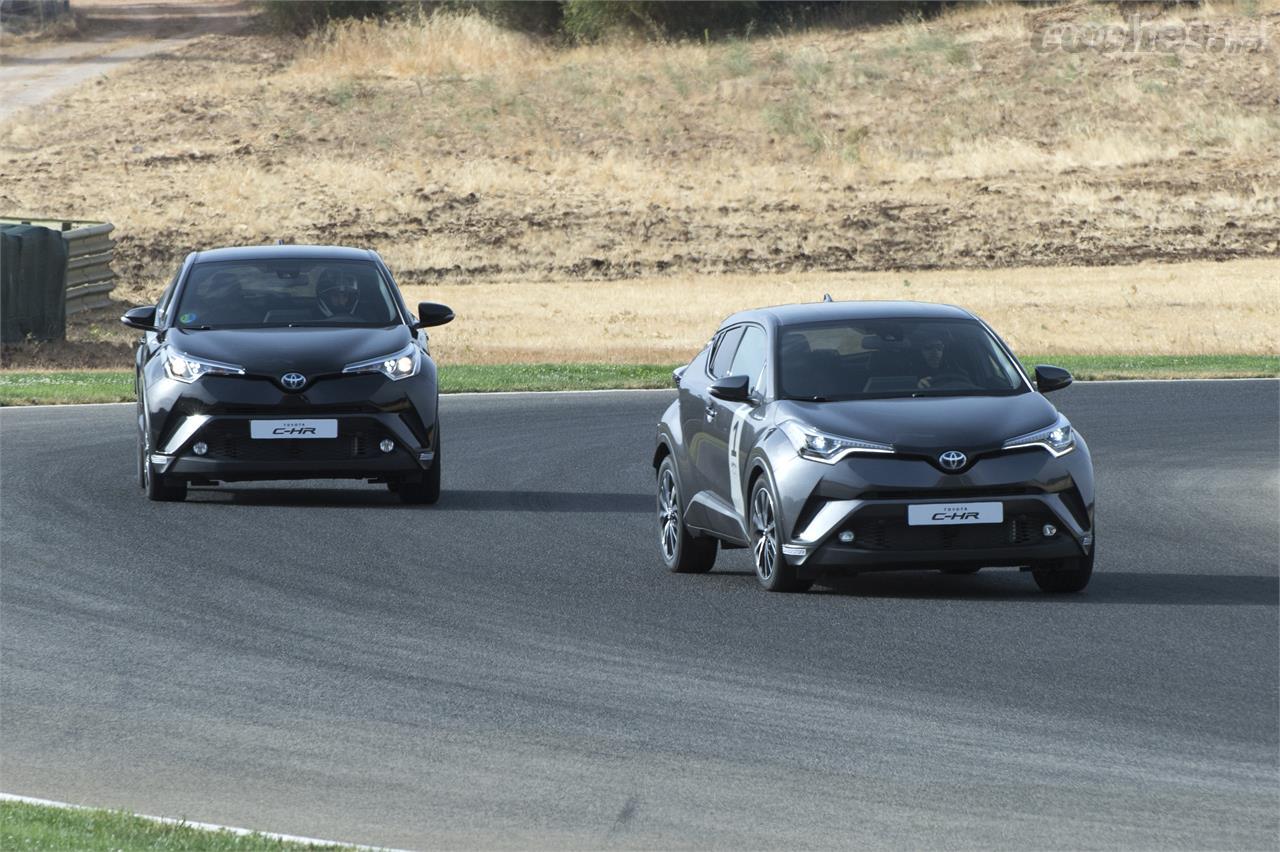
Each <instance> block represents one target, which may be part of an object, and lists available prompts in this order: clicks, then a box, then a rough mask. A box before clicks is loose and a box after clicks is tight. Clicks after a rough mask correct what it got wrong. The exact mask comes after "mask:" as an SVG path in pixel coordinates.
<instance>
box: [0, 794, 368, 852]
mask: <svg viewBox="0 0 1280 852" xmlns="http://www.w3.org/2000/svg"><path fill="white" fill-rule="evenodd" d="M0 849H13V850H18V849H22V850H32V852H36V850H49V852H55V850H56V852H62V850H67V849H76V850H84V851H85V852H115V850H121V849H128V850H178V849H181V850H184V852H223V850H235V852H246V851H248V852H258V850H271V852H296V850H304V849H305V850H318V849H332V850H339V849H344V850H345V849H351V847H349V846H329V845H315V844H310V843H295V842H292V841H286V840H277V839H275V838H271V837H264V836H263V835H261V834H243V835H242V834H233V833H231V832H230V831H210V830H208V829H203V828H194V827H192V826H189V825H173V824H169V823H161V822H156V821H154V820H149V819H144V818H142V817H139V816H134V815H133V814H130V813H125V812H123V811H105V810H90V809H81V808H56V807H52V806H49V805H34V804H28V803H26V802H8V801H4V802H0Z"/></svg>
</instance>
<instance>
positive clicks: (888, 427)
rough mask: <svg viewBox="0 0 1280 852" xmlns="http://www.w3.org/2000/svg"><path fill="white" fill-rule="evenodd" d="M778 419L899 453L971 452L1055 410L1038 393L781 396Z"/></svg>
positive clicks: (1030, 427) (1051, 417) (1032, 427)
mask: <svg viewBox="0 0 1280 852" xmlns="http://www.w3.org/2000/svg"><path fill="white" fill-rule="evenodd" d="M782 406H783V407H781V408H780V409H779V411H778V416H779V419H780V420H782V419H788V418H790V419H795V420H799V421H800V422H802V423H808V424H810V425H812V426H814V427H816V428H818V429H821V430H823V431H824V432H830V433H831V434H833V435H843V436H845V437H850V438H863V439H865V440H868V441H880V442H883V443H889V444H893V446H894V448H895V449H897V450H898V451H900V452H908V453H923V454H928V455H932V454H935V453H940V452H945V451H947V450H960V451H961V452H965V453H968V454H970V455H972V454H974V453H976V452H981V451H984V450H990V449H994V448H998V447H1000V446H1001V445H1002V444H1003V443H1004V442H1005V441H1006V440H1008V439H1009V438H1014V437H1017V436H1018V435H1025V434H1026V433H1028V432H1034V431H1036V430H1038V429H1043V428H1045V427H1047V426H1049V425H1051V424H1052V423H1053V422H1054V421H1055V420H1056V419H1057V417H1058V410H1057V409H1056V408H1054V407H1053V404H1052V403H1050V402H1049V401H1048V400H1047V399H1045V398H1044V397H1043V396H1041V395H1040V394H1038V393H1022V394H1018V395H1016V396H951V397H918V398H914V399H913V398H910V397H908V398H895V399H865V400H847V401H839V402H800V401H796V400H784V401H783V403H782Z"/></svg>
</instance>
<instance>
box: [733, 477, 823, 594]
mask: <svg viewBox="0 0 1280 852" xmlns="http://www.w3.org/2000/svg"><path fill="white" fill-rule="evenodd" d="M777 506H778V501H777V499H776V498H775V497H774V496H773V489H772V488H771V487H770V485H769V479H768V477H767V476H763V475H762V476H761V477H760V478H759V479H758V480H756V484H755V486H754V487H753V488H752V489H751V504H750V517H749V518H748V522H749V524H748V525H749V528H750V533H751V556H752V559H753V561H754V562H755V565H756V579H757V580H759V581H760V585H762V586H764V587H765V588H766V589H768V590H769V591H771V592H807V591H808V590H809V587H811V586H812V585H813V581H812V580H801V579H799V578H798V577H796V569H795V568H793V567H792V566H790V565H788V564H787V560H786V559H785V558H784V557H783V555H782V546H781V542H780V540H779V535H780V532H779V525H778V510H777Z"/></svg>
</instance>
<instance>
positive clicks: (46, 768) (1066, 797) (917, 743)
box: [0, 367, 1280, 848]
mask: <svg viewBox="0 0 1280 852" xmlns="http://www.w3.org/2000/svg"><path fill="white" fill-rule="evenodd" d="M444 369H447V367H445V368H444ZM1278 390H1280V383H1277V382H1275V381H1248V382H1213V383H1209V382H1178V383H1156V382H1152V383H1133V384H1125V383H1114V384H1094V385H1082V386H1081V385H1078V386H1076V387H1073V388H1070V389H1068V390H1066V391H1064V392H1062V393H1060V394H1056V395H1055V396H1054V401H1055V402H1056V403H1057V404H1058V405H1059V407H1061V408H1062V409H1063V411H1065V412H1066V413H1067V414H1068V416H1070V417H1071V418H1072V420H1073V421H1074V422H1075V425H1076V426H1077V428H1078V429H1079V430H1080V431H1081V432H1083V434H1084V435H1085V436H1086V438H1087V440H1088V441H1089V443H1090V446H1091V448H1092V449H1093V452H1094V460H1095V463H1096V465H1097V470H1098V475H1099V483H1100V500H1099V541H1100V550H1099V554H1100V555H1099V560H1098V572H1099V573H1098V574H1097V575H1095V578H1094V582H1093V584H1092V585H1091V586H1090V587H1089V589H1088V590H1087V592H1086V593H1084V594H1082V595H1078V596H1072V597H1067V598H1061V597H1058V598H1055V597H1052V596H1047V595H1044V594H1042V593H1040V592H1038V591H1037V590H1036V589H1035V586H1034V584H1033V583H1032V581H1031V578H1030V577H1029V576H1028V575H1025V574H1019V573H1018V572H1016V571H988V572H983V573H982V574H979V575H977V576H974V577H957V576H943V575H941V574H939V573H936V572H931V573H916V574H899V575H890V576H878V577H860V578H856V579H853V580H851V581H847V582H843V583H842V584H841V585H840V587H839V588H837V589H826V588H819V589H815V591H814V592H813V593H810V594H806V595H795V596H787V595H770V594H767V593H765V592H763V591H761V590H760V589H758V588H757V587H756V582H755V579H754V577H752V576H751V574H750V563H749V561H748V558H747V556H746V551H733V552H730V553H728V554H723V555H722V559H721V563H720V565H719V566H718V567H717V570H716V572H715V573H713V574H711V575H706V576H674V575H668V574H666V573H664V572H663V570H662V567H661V563H660V560H659V557H658V552H657V547H658V544H657V535H658V532H657V530H658V527H657V521H656V518H655V517H654V516H653V496H652V494H653V473H652V469H651V468H650V466H649V458H650V453H651V452H652V446H653V432H654V428H653V427H654V423H655V421H656V420H657V417H658V415H659V413H660V412H661V410H662V408H663V407H664V405H665V404H666V402H667V400H668V399H670V398H671V393H670V392H634V393H603V394H579V395H565V394H551V395H499V396H465V397H451V398H447V399H445V400H444V402H443V412H444V413H443V424H444V436H445V438H444V440H445V447H444V459H445V465H446V467H445V474H444V479H445V489H446V493H445V495H444V498H443V500H442V502H441V504H440V505H439V506H437V507H434V508H432V507H409V506H402V505H401V504H399V503H398V502H394V501H393V499H392V495H390V494H389V493H387V492H386V491H385V489H383V488H381V487H379V486H368V485H363V484H356V485H348V484H345V483H332V482H326V483H321V484H319V485H318V486H312V487H303V486H301V485H299V486H296V487H295V486H294V485H293V484H292V483H290V484H288V485H286V486H280V485H272V484H254V485H237V486H232V487H226V488H220V489H195V490H194V491H193V497H192V498H191V499H190V500H189V501H188V502H186V503H181V504H149V503H148V502H147V501H146V500H145V498H144V497H143V495H142V494H141V492H140V491H139V490H138V489H137V487H136V485H135V484H134V474H133V465H134V459H133V453H134V433H133V427H132V424H131V420H132V417H133V408H132V407H131V406H109V407H72V408H40V409H8V410H4V411H3V413H0V525H2V531H3V553H2V554H0V555H2V558H3V569H2V570H3V573H2V575H0V614H2V618H0V635H2V638H3V680H2V682H0V683H2V690H3V692H2V695H0V699H2V700H0V789H2V790H4V791H5V792H9V793H18V794H23V795H28V796H38V797H43V798H49V799H57V800H63V801H71V802H79V803H84V804H92V805H99V806H107V807H121V808H128V809H130V810H135V811H140V812H143V813H150V814H163V815H168V816H185V817H188V818H190V819H194V820H202V821H207V822H217V823H223V824H230V825H238V826H247V827H251V828H259V829H264V830H270V831H279V832H288V833H294V834H304V835H309V836H319V837H332V838H335V839H341V840H347V841H355V842H362V843H374V844H385V845H392V846H399V847H413V848H421V847H433V846H449V847H456V846H484V847H492V846H521V847H524V846H530V845H539V846H578V847H591V848H599V847H610V846H648V847H654V846H658V847H670V846H716V847H733V848H745V847H783V848H795V847H802V846H855V845H882V846H883V845H890V846H905V847H920V846H948V847H961V846H972V845H982V846H998V847H1074V848H1078V847H1096V846H1125V847H1135V846H1141V847H1161V848H1166V847H1196V848H1205V847H1218V848H1221V847H1230V848H1260V847H1261V848H1274V847H1275V845H1276V843H1277V837H1278V836H1280V742H1278V734H1280V724H1278V720H1280V705H1278V700H1280V683H1278V680H1280V630H1278V616H1280V607H1278V603H1280V582H1278V579H1277V559H1278V554H1280V520H1278V511H1280V485H1278V479H1277V471H1278V465H1280V461H1278V455H1277V453H1278V443H1277V441H1278V428H1280V427H1278V423H1277V420H1278V416H1280V393H1278Z"/></svg>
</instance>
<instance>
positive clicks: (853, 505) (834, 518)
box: [794, 500, 867, 545]
mask: <svg viewBox="0 0 1280 852" xmlns="http://www.w3.org/2000/svg"><path fill="white" fill-rule="evenodd" d="M865 502H867V501H866V500H832V501H830V502H829V503H827V504H826V505H825V506H823V507H822V508H821V509H819V510H818V514H816V515H814V516H813V520H812V521H810V522H809V525H808V526H806V527H805V528H804V529H803V530H802V531H801V532H800V533H798V534H797V535H796V536H795V537H794V541H796V542H797V543H799V544H804V545H811V544H817V543H818V542H819V541H821V540H822V539H824V538H826V537H827V536H829V535H830V534H831V531H832V530H834V529H835V528H836V527H837V526H839V525H840V523H841V522H842V521H843V520H844V519H845V518H847V517H849V515H851V514H853V512H854V511H856V510H857V508H858V507H859V506H861V505H862V504H863V503H865Z"/></svg>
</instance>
